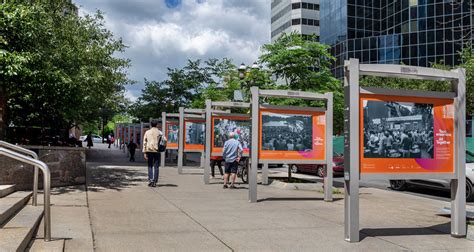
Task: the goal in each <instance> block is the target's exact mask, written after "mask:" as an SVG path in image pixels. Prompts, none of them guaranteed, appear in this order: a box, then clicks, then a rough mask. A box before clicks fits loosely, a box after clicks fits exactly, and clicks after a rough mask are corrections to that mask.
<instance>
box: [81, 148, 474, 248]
mask: <svg viewBox="0 0 474 252" xmlns="http://www.w3.org/2000/svg"><path fill="white" fill-rule="evenodd" d="M107 151H108V153H104V152H102V153H100V155H99V156H100V158H99V159H98V160H94V158H92V160H94V162H91V163H89V165H88V181H89V183H88V203H89V210H90V218H91V224H92V231H93V235H94V247H95V249H96V250H97V251H153V250H156V251H170V250H172V251H190V250H192V251H232V250H235V251H248V250H253V251H289V250H292V251H327V250H349V249H350V250H364V251H380V250H384V251H387V250H434V249H438V250H439V249H441V250H461V251H469V250H471V251H472V250H473V249H474V242H472V241H468V240H466V239H456V238H452V237H451V236H450V235H449V228H450V226H449V225H450V224H449V218H446V217H443V216H439V215H437V213H438V211H439V209H440V208H442V207H444V206H449V204H447V203H446V202H441V201H436V200H431V199H425V198H419V197H415V196H411V195H406V194H400V193H395V192H390V191H383V190H378V189H370V188H362V189H361V198H360V217H361V219H360V223H361V229H362V230H361V232H362V234H361V236H362V238H363V240H362V241H361V242H360V243H353V244H351V243H348V242H345V241H344V237H343V236H344V226H343V225H344V201H343V200H341V197H342V195H337V196H336V200H335V201H334V202H332V203H328V202H324V201H323V200H322V194H320V193H317V192H306V191H288V190H279V189H275V188H271V187H267V186H259V188H258V190H259V194H258V197H259V199H260V202H259V203H254V204H250V203H248V200H247V197H248V196H247V195H248V191H247V190H246V188H247V186H246V185H240V186H239V187H240V189H237V190H229V189H227V190H224V189H222V185H221V184H220V183H221V180H220V179H216V180H213V181H212V182H213V183H212V184H211V185H207V186H206V185H204V184H203V182H202V175H201V174H196V173H195V172H193V173H192V174H191V173H190V174H187V175H178V174H177V171H176V168H168V167H165V168H163V169H161V176H160V181H159V185H160V186H159V187H158V188H150V187H148V186H147V185H146V182H145V180H146V169H145V164H144V163H134V164H133V165H130V164H131V163H128V162H126V160H127V159H126V156H125V155H124V154H123V153H121V152H118V150H114V149H112V150H107ZM106 157H107V158H106ZM103 158H106V159H103ZM102 159H103V160H102ZM101 160H102V161H101ZM97 161H100V162H97ZM110 161H115V162H113V163H112V164H111V162H110Z"/></svg>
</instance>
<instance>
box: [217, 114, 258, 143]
mask: <svg viewBox="0 0 474 252" xmlns="http://www.w3.org/2000/svg"><path fill="white" fill-rule="evenodd" d="M230 132H234V133H235V134H236V135H237V136H238V140H239V141H240V143H241V144H242V148H244V149H247V148H250V121H249V120H233V119H232V120H231V119H223V118H217V119H214V147H218V148H222V147H224V143H225V141H227V139H228V137H229V133H230Z"/></svg>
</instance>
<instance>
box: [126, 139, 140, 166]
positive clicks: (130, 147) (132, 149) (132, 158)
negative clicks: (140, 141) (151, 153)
mask: <svg viewBox="0 0 474 252" xmlns="http://www.w3.org/2000/svg"><path fill="white" fill-rule="evenodd" d="M127 147H128V151H129V152H130V160H129V161H130V162H135V150H136V149H137V147H138V146H137V144H136V143H134V142H133V140H132V141H130V142H129V143H128V145H127Z"/></svg>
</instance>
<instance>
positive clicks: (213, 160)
mask: <svg viewBox="0 0 474 252" xmlns="http://www.w3.org/2000/svg"><path fill="white" fill-rule="evenodd" d="M216 164H217V168H218V169H219V173H220V174H221V176H224V173H222V156H211V171H212V177H213V178H214V177H215V176H214V171H215V169H216Z"/></svg>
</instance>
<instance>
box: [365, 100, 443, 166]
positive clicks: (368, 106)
mask: <svg viewBox="0 0 474 252" xmlns="http://www.w3.org/2000/svg"><path fill="white" fill-rule="evenodd" d="M363 109H364V111H363V113H364V116H363V117H364V129H363V130H364V157H365V158H433V149H434V134H433V127H434V112H433V104H424V103H412V102H384V101H373V100H363Z"/></svg>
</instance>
